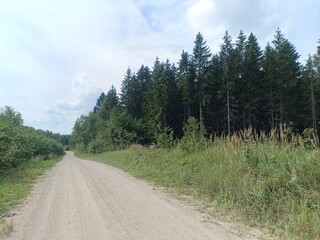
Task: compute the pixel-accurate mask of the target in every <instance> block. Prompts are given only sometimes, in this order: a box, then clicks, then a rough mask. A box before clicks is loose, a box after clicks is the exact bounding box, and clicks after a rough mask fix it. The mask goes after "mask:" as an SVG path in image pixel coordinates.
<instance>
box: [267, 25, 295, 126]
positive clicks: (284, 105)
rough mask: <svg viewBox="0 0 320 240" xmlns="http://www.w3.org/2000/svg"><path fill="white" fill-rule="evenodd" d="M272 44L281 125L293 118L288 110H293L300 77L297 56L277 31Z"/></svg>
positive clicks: (277, 109) (277, 108)
mask: <svg viewBox="0 0 320 240" xmlns="http://www.w3.org/2000/svg"><path fill="white" fill-rule="evenodd" d="M273 44H274V47H275V51H276V59H275V61H276V65H275V73H276V79H277V88H276V90H277V91H276V96H275V97H276V106H277V107H276V111H277V112H278V114H279V122H280V123H282V124H283V123H285V122H288V121H289V119H290V120H292V119H294V117H295V116H294V113H293V111H290V109H291V110H293V109H295V100H296V99H295V98H294V97H295V96H294V91H295V88H296V86H297V83H298V78H299V76H300V64H299V62H298V59H299V54H298V53H297V52H296V49H295V47H294V46H293V45H292V44H291V43H290V42H289V41H288V40H287V39H285V38H284V35H283V34H282V33H281V31H280V30H279V29H278V30H277V31H276V35H275V39H274V40H273Z"/></svg>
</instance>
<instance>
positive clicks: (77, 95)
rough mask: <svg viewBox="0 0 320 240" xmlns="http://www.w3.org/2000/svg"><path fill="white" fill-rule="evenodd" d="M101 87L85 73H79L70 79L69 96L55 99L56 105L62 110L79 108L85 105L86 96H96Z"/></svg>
mask: <svg viewBox="0 0 320 240" xmlns="http://www.w3.org/2000/svg"><path fill="white" fill-rule="evenodd" d="M102 91H103V90H102V87H101V86H99V84H98V83H97V81H96V80H95V79H92V78H90V77H89V76H88V75H87V74H85V73H80V74H79V75H78V76H77V77H76V78H74V79H73V80H72V88H71V94H70V96H69V98H67V99H63V100H57V107H59V108H61V109H63V110H79V109H82V108H83V107H84V106H86V102H87V100H88V97H90V96H92V94H94V96H98V94H99V93H101V92H102Z"/></svg>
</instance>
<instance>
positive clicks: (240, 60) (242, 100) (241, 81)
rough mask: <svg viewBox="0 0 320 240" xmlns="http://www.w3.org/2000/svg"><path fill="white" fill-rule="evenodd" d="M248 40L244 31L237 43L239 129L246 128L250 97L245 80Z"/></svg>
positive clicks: (236, 92)
mask: <svg viewBox="0 0 320 240" xmlns="http://www.w3.org/2000/svg"><path fill="white" fill-rule="evenodd" d="M246 39H247V37H246V36H245V35H244V33H243V32H242V31H240V33H239V36H238V38H237V41H236V46H235V62H236V71H237V73H236V80H235V94H236V96H237V98H238V102H239V105H240V109H241V110H240V111H239V115H238V120H239V128H241V127H242V128H243V129H245V128H246V98H247V95H248V91H247V85H246V84H247V82H246V80H245V78H244V59H245V54H246V44H247V42H246Z"/></svg>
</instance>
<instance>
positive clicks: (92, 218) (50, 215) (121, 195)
mask: <svg viewBox="0 0 320 240" xmlns="http://www.w3.org/2000/svg"><path fill="white" fill-rule="evenodd" d="M13 223H14V231H13V232H12V234H11V235H10V236H9V237H7V239H15V240H82V239H83V240H107V239H112V240H117V239H137V240H142V239H151V240H153V239H155V240H156V239H164V240H169V239H174V240H177V239H183V240H188V239H190V240H191V239H192V240H194V239H215V240H220V239H223V240H228V239H240V237H238V236H236V235H233V234H231V233H228V232H227V231H226V230H225V229H224V228H223V227H222V226H219V225H216V224H213V223H208V222H205V221H204V219H203V218H202V217H201V215H200V213H198V212H197V211H195V210H193V209H191V207H189V206H185V205H183V204H181V203H180V202H179V201H178V200H176V199H172V198H170V197H169V196H167V194H165V193H163V192H160V191H159V190H155V189H154V188H153V187H152V186H150V185H149V184H147V183H145V182H143V181H140V180H136V179H134V178H133V177H131V176H129V175H127V174H125V173H123V172H122V171H121V170H118V169H115V168H113V167H110V166H108V165H105V164H102V163H98V162H93V161H85V160H80V159H77V158H76V157H74V155H73V153H72V152H68V153H67V154H66V156H65V157H64V159H63V160H62V161H61V162H59V163H58V164H57V166H56V167H54V168H53V169H52V170H51V171H50V172H49V173H48V175H47V176H45V177H44V178H43V180H42V181H40V182H39V183H37V184H36V185H35V187H34V190H33V192H32V193H31V195H30V196H29V197H28V199H27V200H26V202H25V203H24V204H23V206H22V207H21V208H20V209H19V210H18V213H17V214H16V216H14V217H13Z"/></svg>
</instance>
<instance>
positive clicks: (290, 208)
mask: <svg viewBox="0 0 320 240" xmlns="http://www.w3.org/2000/svg"><path fill="white" fill-rule="evenodd" d="M77 155H78V156H80V157H82V158H85V159H92V160H97V161H101V162H105V163H108V164H110V165H113V166H115V167H118V168H121V169H123V170H125V171H127V172H129V173H131V174H132V175H134V176H136V177H138V178H143V179H146V180H149V181H152V182H153V183H155V184H157V185H161V186H165V187H171V188H175V189H177V190H178V191H179V192H183V193H186V194H191V193H192V194H196V197H200V198H202V199H206V200H209V201H211V202H214V203H216V204H218V206H220V207H221V209H224V210H226V209H233V211H236V212H238V213H239V215H240V216H242V219H245V220H246V221H247V222H248V224H251V225H255V226H263V227H267V228H268V229H269V230H270V231H271V232H274V231H276V232H277V234H280V238H284V239H305V240H307V239H320V151H318V150H308V149H306V148H304V147H292V146H290V145H287V146H279V145H276V144H270V143H250V144H242V145H241V146H240V147H235V146H233V145H232V144H230V142H228V141H227V140H223V139H220V140H216V141H215V142H214V143H212V144H211V145H210V146H209V147H208V148H206V149H204V150H201V151H193V152H188V151H185V150H182V149H181V148H180V147H179V146H178V147H176V148H173V149H171V150H168V149H147V148H144V147H142V146H132V147H131V148H130V149H128V150H123V151H115V152H107V153H102V154H98V155H83V154H77Z"/></svg>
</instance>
